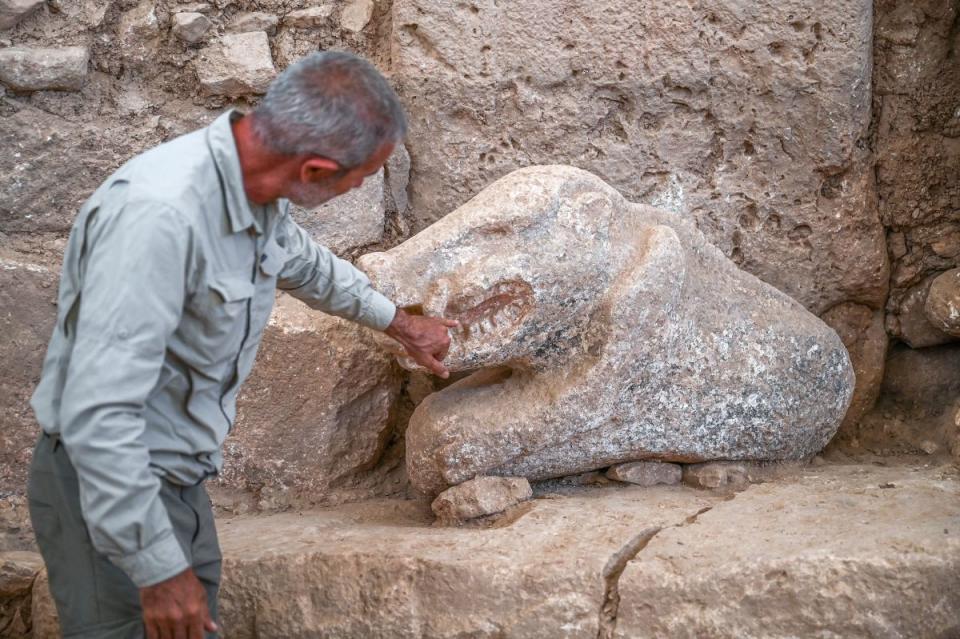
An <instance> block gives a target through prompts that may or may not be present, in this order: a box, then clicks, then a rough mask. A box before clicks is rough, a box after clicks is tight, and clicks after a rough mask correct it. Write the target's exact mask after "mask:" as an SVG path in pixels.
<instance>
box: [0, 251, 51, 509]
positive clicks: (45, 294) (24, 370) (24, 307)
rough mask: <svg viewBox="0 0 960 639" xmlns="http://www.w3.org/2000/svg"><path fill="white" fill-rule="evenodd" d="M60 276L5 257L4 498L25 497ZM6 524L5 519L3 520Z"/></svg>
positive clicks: (0, 481)
mask: <svg viewBox="0 0 960 639" xmlns="http://www.w3.org/2000/svg"><path fill="white" fill-rule="evenodd" d="M56 283H57V276H56V274H54V273H53V272H51V271H50V270H48V269H47V268H45V267H43V266H40V265H36V264H30V263H27V262H23V261H15V260H13V259H9V258H3V257H0V332H2V334H3V336H4V339H3V340H2V341H0V369H2V370H3V371H4V373H3V376H2V378H0V411H2V413H3V428H2V429H0V487H2V490H3V493H4V495H3V496H4V497H9V496H10V494H11V493H13V494H17V495H21V496H22V495H23V494H24V493H25V492H26V483H27V472H28V469H29V465H30V459H31V458H32V454H33V447H34V445H35V444H36V442H37V436H38V435H39V433H40V430H39V426H38V425H37V422H36V419H35V418H34V416H33V410H32V409H31V408H30V397H31V396H32V395H33V389H34V388H35V387H36V385H37V382H38V381H39V380H40V370H41V368H42V366H43V358H44V355H45V354H46V350H47V341H48V340H49V339H50V334H51V333H52V332H53V324H54V322H55V321H56V313H57V309H56V306H55V304H56V297H57V289H56ZM3 519H6V517H3Z"/></svg>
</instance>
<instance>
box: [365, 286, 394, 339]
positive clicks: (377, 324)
mask: <svg viewBox="0 0 960 639" xmlns="http://www.w3.org/2000/svg"><path fill="white" fill-rule="evenodd" d="M396 314H397V307H396V305H394V303H393V302H391V301H390V300H388V299H387V298H386V297H384V296H383V295H382V294H381V293H378V292H377V291H373V290H371V291H370V297H368V298H367V301H366V304H364V305H363V315H362V316H361V317H360V319H359V320H358V321H359V323H360V324H362V325H363V326H366V327H367V328H372V329H375V330H378V331H385V330H387V327H388V326H390V323H391V322H393V318H394V316H395V315H396Z"/></svg>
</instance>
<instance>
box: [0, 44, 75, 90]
mask: <svg viewBox="0 0 960 639" xmlns="http://www.w3.org/2000/svg"><path fill="white" fill-rule="evenodd" d="M88 57H89V52H88V50H87V48H86V47H56V48H48V47H7V48H5V49H0V82H2V83H3V84H5V85H7V86H8V87H10V88H11V89H13V90H14V91H47V90H55V91H79V90H80V89H81V88H82V87H83V82H84V80H85V79H86V77H87V58H88Z"/></svg>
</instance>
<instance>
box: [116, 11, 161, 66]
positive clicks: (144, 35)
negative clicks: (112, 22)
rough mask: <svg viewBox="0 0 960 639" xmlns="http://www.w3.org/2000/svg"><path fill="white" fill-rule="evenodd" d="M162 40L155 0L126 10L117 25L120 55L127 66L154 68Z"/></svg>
mask: <svg viewBox="0 0 960 639" xmlns="http://www.w3.org/2000/svg"><path fill="white" fill-rule="evenodd" d="M159 41H160V21H159V19H158V18H157V10H156V6H155V4H154V2H153V0H143V1H142V2H140V3H137V4H135V5H134V6H133V8H131V9H128V10H127V11H124V12H123V14H122V15H121V16H120V21H119V24H118V26H117V44H118V45H119V47H118V49H119V51H118V52H119V55H120V58H121V59H122V60H123V64H124V66H125V67H127V68H135V69H139V70H143V69H145V68H154V65H156V62H157V50H158V47H159Z"/></svg>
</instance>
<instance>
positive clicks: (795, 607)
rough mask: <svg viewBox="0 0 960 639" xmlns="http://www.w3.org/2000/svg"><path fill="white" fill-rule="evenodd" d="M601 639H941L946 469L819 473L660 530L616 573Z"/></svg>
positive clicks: (946, 559) (958, 623)
mask: <svg viewBox="0 0 960 639" xmlns="http://www.w3.org/2000/svg"><path fill="white" fill-rule="evenodd" d="M619 597H620V604H619V609H618V614H617V616H616V626H615V632H613V633H611V634H612V636H615V637H618V638H622V639H628V638H634V637H672V638H673V637H675V638H678V639H684V638H688V637H689V638H691V639H692V638H694V637H717V638H731V639H732V638H734V637H736V638H741V637H756V638H759V637H813V636H823V637H827V636H829V637H925V638H926V637H929V638H935V637H952V636H955V635H956V633H957V631H958V630H960V616H958V613H957V611H958V610H960V483H958V481H957V472H956V470H955V469H952V468H951V467H948V466H946V467H940V468H935V469H928V468H922V467H913V468H879V467H870V466H827V467H821V468H819V469H817V470H810V471H807V472H806V473H804V474H803V475H802V476H800V477H798V478H796V479H794V480H791V481H786V482H774V483H768V484H761V485H757V486H752V487H750V488H749V489H747V490H746V491H745V492H741V493H739V494H738V495H737V496H736V497H735V498H734V499H733V500H732V501H725V502H722V503H719V504H717V505H716V506H714V507H713V509H712V510H710V511H709V512H705V513H702V514H700V515H699V516H698V517H697V518H696V520H695V521H694V522H693V523H690V524H688V525H685V526H677V527H674V528H669V529H665V530H663V531H662V532H661V533H660V534H658V535H656V536H655V537H653V538H652V539H651V540H650V542H649V543H648V544H647V545H646V547H645V548H644V549H643V550H642V551H641V552H640V554H639V555H638V556H637V557H636V558H635V559H634V560H633V561H631V562H629V563H628V564H627V566H626V569H625V570H624V571H623V574H622V576H621V577H620V581H619Z"/></svg>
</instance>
